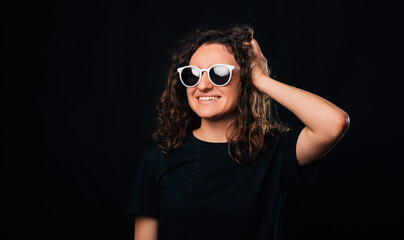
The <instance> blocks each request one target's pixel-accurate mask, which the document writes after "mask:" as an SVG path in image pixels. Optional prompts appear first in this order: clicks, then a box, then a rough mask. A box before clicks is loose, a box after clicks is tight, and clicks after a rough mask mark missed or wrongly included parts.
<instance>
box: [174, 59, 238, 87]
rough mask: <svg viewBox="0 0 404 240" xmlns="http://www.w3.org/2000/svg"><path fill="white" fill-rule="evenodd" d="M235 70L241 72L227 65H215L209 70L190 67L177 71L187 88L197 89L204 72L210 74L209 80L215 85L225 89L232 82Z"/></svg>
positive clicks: (235, 67)
mask: <svg viewBox="0 0 404 240" xmlns="http://www.w3.org/2000/svg"><path fill="white" fill-rule="evenodd" d="M233 69H238V70H240V67H237V66H233V65H227V64H215V65H213V66H211V67H210V68H208V69H200V68H198V67H196V66H192V65H189V66H184V67H180V68H178V69H177V71H178V73H179V75H180V80H181V82H182V84H184V86H185V87H195V86H196V85H198V83H199V81H200V80H201V76H202V73H203V72H208V77H209V80H210V81H211V82H212V83H213V85H215V86H218V87H223V86H225V85H226V84H228V83H229V82H230V79H231V74H232V71H233Z"/></svg>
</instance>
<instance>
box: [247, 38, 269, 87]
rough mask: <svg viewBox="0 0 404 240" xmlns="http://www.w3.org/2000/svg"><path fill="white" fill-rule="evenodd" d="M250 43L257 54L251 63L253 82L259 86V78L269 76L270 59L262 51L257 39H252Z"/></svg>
mask: <svg viewBox="0 0 404 240" xmlns="http://www.w3.org/2000/svg"><path fill="white" fill-rule="evenodd" d="M250 44H251V46H252V49H253V52H254V56H255V60H254V61H253V62H252V64H251V68H252V73H251V75H252V81H253V84H254V85H255V86H256V87H257V82H258V81H259V79H261V78H262V77H263V76H265V77H269V72H268V60H267V58H266V57H265V56H264V54H263V53H262V51H261V48H260V46H259V45H258V42H257V40H255V39H252V40H251V42H250Z"/></svg>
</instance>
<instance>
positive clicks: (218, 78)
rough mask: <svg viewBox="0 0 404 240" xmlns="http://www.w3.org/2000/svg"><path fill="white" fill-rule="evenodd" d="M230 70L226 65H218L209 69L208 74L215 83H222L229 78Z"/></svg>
mask: <svg viewBox="0 0 404 240" xmlns="http://www.w3.org/2000/svg"><path fill="white" fill-rule="evenodd" d="M230 71H231V70H230V68H228V67H227V66H222V65H218V66H214V67H213V68H212V69H210V71H209V76H210V79H212V81H213V82H214V83H215V84H217V85H224V84H226V83H227V82H228V81H229V79H230Z"/></svg>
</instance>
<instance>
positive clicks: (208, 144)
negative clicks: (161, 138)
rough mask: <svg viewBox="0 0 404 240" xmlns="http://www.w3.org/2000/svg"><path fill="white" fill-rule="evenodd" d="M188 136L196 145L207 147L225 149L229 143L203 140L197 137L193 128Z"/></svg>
mask: <svg viewBox="0 0 404 240" xmlns="http://www.w3.org/2000/svg"><path fill="white" fill-rule="evenodd" d="M187 137H188V139H189V141H190V142H192V143H194V144H196V145H199V146H202V147H205V148H212V149H223V148H224V147H226V146H227V144H228V143H227V142H220V143H214V142H206V141H203V140H201V139H199V138H196V137H195V135H194V133H193V130H191V131H189V132H188V134H187Z"/></svg>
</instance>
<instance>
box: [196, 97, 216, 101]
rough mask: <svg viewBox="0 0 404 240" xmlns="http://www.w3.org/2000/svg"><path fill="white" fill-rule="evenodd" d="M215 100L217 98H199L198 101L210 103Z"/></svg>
mask: <svg viewBox="0 0 404 240" xmlns="http://www.w3.org/2000/svg"><path fill="white" fill-rule="evenodd" d="M216 99H218V97H199V101H210V100H216Z"/></svg>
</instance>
